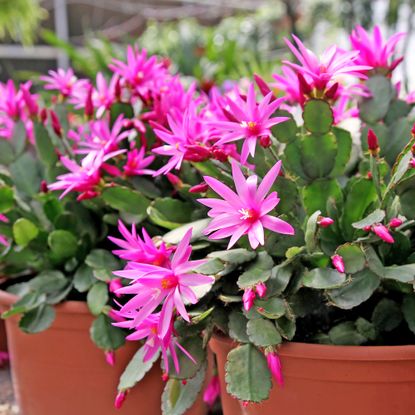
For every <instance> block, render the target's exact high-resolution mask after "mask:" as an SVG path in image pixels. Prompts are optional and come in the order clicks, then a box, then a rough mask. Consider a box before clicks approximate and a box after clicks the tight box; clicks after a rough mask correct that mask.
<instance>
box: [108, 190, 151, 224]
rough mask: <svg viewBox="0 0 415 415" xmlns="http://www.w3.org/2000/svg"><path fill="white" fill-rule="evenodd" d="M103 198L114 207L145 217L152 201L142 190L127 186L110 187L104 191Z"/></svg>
mask: <svg viewBox="0 0 415 415" xmlns="http://www.w3.org/2000/svg"><path fill="white" fill-rule="evenodd" d="M102 198H103V199H104V201H105V203H107V204H108V205H109V206H111V207H112V208H114V209H116V210H118V211H120V212H126V213H131V214H133V215H137V216H138V217H141V218H145V217H146V216H147V208H148V206H149V205H150V201H149V200H148V199H147V198H146V197H145V196H144V195H142V194H141V193H140V192H137V191H135V190H131V189H129V188H127V187H122V186H116V187H109V188H107V189H105V190H104V191H103V192H102Z"/></svg>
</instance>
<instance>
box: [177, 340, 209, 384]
mask: <svg viewBox="0 0 415 415" xmlns="http://www.w3.org/2000/svg"><path fill="white" fill-rule="evenodd" d="M178 341H179V343H180V345H181V346H182V347H184V348H185V349H186V350H187V351H188V352H189V353H190V355H191V356H193V359H194V360H195V361H196V363H194V362H192V361H191V360H190V359H189V358H188V357H187V356H186V355H185V354H184V353H182V352H181V351H178V353H177V357H178V359H179V366H180V372H179V373H177V372H176V369H175V368H174V364H173V359H172V358H171V357H169V376H170V377H171V378H174V379H190V378H193V377H194V376H196V374H197V372H198V371H199V370H200V368H201V367H202V365H203V364H204V362H205V361H206V350H205V349H204V348H203V340H202V339H201V338H200V337H198V336H192V337H186V338H179V339H178Z"/></svg>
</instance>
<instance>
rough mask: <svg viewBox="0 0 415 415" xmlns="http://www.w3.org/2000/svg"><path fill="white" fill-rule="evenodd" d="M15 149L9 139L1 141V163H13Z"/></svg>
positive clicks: (6, 164)
mask: <svg viewBox="0 0 415 415" xmlns="http://www.w3.org/2000/svg"><path fill="white" fill-rule="evenodd" d="M13 160H14V151H13V147H12V145H11V144H10V143H9V142H8V141H7V140H1V141H0V164H3V165H5V166H8V165H9V164H11V163H13Z"/></svg>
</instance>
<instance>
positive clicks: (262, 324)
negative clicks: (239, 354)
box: [246, 318, 282, 347]
mask: <svg viewBox="0 0 415 415" xmlns="http://www.w3.org/2000/svg"><path fill="white" fill-rule="evenodd" d="M246 328H247V334H248V337H249V340H250V341H251V342H252V343H253V344H255V346H259V347H266V346H273V345H277V344H280V343H281V342H282V338H281V335H280V333H279V332H278V330H277V328H276V327H275V324H274V323H273V322H271V321H269V320H266V319H264V318H254V319H252V320H249V321H248V324H247V326H246Z"/></svg>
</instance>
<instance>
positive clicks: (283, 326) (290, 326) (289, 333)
mask: <svg viewBox="0 0 415 415" xmlns="http://www.w3.org/2000/svg"><path fill="white" fill-rule="evenodd" d="M275 326H276V327H277V330H278V331H279V333H280V334H281V336H282V337H284V339H286V340H292V339H293V338H294V336H295V332H296V324H295V319H294V318H288V317H287V316H282V317H280V318H279V319H278V320H276V321H275Z"/></svg>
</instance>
